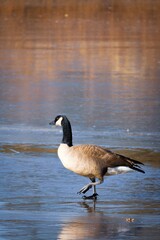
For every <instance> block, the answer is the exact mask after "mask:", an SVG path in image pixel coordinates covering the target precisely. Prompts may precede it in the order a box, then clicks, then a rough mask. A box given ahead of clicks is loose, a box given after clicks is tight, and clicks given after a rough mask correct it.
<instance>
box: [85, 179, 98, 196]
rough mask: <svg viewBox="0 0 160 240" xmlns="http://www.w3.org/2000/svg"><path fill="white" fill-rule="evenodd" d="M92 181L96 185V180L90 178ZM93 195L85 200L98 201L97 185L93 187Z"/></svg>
mask: <svg viewBox="0 0 160 240" xmlns="http://www.w3.org/2000/svg"><path fill="white" fill-rule="evenodd" d="M90 180H91V181H92V183H95V181H96V179H95V178H90ZM92 189H93V195H91V196H83V199H93V200H96V199H97V196H98V194H97V192H96V185H93V188H92Z"/></svg>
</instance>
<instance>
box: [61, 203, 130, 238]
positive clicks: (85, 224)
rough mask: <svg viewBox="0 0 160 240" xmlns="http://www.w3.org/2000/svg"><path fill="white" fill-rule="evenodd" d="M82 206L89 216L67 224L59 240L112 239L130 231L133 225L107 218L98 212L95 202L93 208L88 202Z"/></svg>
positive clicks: (118, 219) (73, 219)
mask: <svg viewBox="0 0 160 240" xmlns="http://www.w3.org/2000/svg"><path fill="white" fill-rule="evenodd" d="M80 205H81V207H83V208H85V209H87V215H86V216H84V215H83V216H79V217H76V218H72V219H70V221H68V222H65V223H64V225H63V227H62V229H61V231H60V233H59V236H58V239H61V240H64V239H65V240H72V239H76V240H79V239H81V240H83V239H110V238H111V237H118V236H121V235H122V234H124V233H126V232H128V231H129V230H130V227H131V224H129V223H127V222H126V221H125V220H124V218H116V217H110V216H105V215H104V214H103V212H97V211H96V209H95V207H96V202H93V205H92V206H90V205H89V204H88V203H86V202H82V203H81V204H80Z"/></svg>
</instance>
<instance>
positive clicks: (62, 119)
mask: <svg viewBox="0 0 160 240" xmlns="http://www.w3.org/2000/svg"><path fill="white" fill-rule="evenodd" d="M49 124H50V125H56V126H62V128H63V139H62V143H66V144H67V145H68V146H69V147H71V146H72V128H71V124H70V122H69V120H68V118H67V117H66V116H65V115H58V116H57V117H56V118H55V119H54V120H53V121H52V122H50V123H49Z"/></svg>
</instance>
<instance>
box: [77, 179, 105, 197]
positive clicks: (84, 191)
mask: <svg viewBox="0 0 160 240" xmlns="http://www.w3.org/2000/svg"><path fill="white" fill-rule="evenodd" d="M91 181H92V182H91V183H89V184H87V185H85V186H84V187H83V188H81V189H80V191H79V192H78V193H79V194H81V193H86V192H87V191H88V190H89V189H90V188H92V187H93V195H92V196H90V197H85V198H94V197H95V196H97V193H96V185H98V184H101V183H102V182H103V178H102V179H99V181H97V182H96V181H95V178H91Z"/></svg>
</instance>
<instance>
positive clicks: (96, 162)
mask: <svg viewBox="0 0 160 240" xmlns="http://www.w3.org/2000/svg"><path fill="white" fill-rule="evenodd" d="M49 124H50V125H56V126H61V127H62V129H63V138H62V142H61V144H60V145H59V147H58V152H57V153H58V157H59V159H60V160H61V162H62V164H63V166H64V167H65V168H67V169H68V170H70V171H73V172H74V173H76V174H79V175H81V176H84V177H88V178H89V179H90V180H91V182H90V183H88V184H87V185H85V186H84V187H82V188H81V189H80V191H79V192H78V194H85V193H86V192H87V191H88V190H89V189H91V188H93V194H92V195H91V196H88V197H87V196H85V195H84V196H83V198H84V199H97V196H98V194H97V192H96V186H97V185H98V184H102V183H103V181H104V176H109V175H114V174H120V173H126V172H129V171H132V170H135V171H138V172H141V173H145V172H144V171H143V170H142V169H141V167H140V166H139V165H141V164H142V165H144V164H143V163H142V162H139V161H137V160H134V159H131V158H129V157H125V156H122V155H120V154H117V153H114V152H112V151H110V150H108V149H106V148H104V147H101V146H97V145H92V144H82V145H75V146H73V143H72V128H71V124H70V121H69V120H68V118H67V117H66V116H65V115H58V116H57V117H56V118H55V119H54V120H53V121H52V122H50V123H49Z"/></svg>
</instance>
